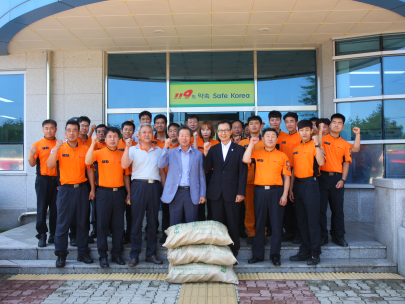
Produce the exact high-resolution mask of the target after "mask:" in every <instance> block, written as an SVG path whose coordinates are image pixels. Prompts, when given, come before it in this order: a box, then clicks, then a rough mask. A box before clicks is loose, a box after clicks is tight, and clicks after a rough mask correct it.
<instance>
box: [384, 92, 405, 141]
mask: <svg viewBox="0 0 405 304" xmlns="http://www.w3.org/2000/svg"><path fill="white" fill-rule="evenodd" d="M384 124H385V125H384V129H385V139H404V138H405V100H403V99H401V100H384Z"/></svg>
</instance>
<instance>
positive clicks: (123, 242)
mask: <svg viewBox="0 0 405 304" xmlns="http://www.w3.org/2000/svg"><path fill="white" fill-rule="evenodd" d="M122 244H123V245H126V244H128V241H127V238H126V237H125V235H124V236H123V237H122Z"/></svg>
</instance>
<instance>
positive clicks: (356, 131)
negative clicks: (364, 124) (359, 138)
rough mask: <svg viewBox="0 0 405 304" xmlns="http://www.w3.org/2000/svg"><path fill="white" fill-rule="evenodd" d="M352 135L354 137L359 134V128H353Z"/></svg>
mask: <svg viewBox="0 0 405 304" xmlns="http://www.w3.org/2000/svg"><path fill="white" fill-rule="evenodd" d="M353 133H354V134H356V135H357V134H360V128H359V127H354V128H353Z"/></svg>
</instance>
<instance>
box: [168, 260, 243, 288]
mask: <svg viewBox="0 0 405 304" xmlns="http://www.w3.org/2000/svg"><path fill="white" fill-rule="evenodd" d="M166 281H167V282H170V283H189V282H223V283H231V284H239V281H238V276H237V275H236V273H235V271H233V266H220V265H209V264H204V263H191V264H187V265H177V266H175V265H172V264H169V275H168V276H167V277H166Z"/></svg>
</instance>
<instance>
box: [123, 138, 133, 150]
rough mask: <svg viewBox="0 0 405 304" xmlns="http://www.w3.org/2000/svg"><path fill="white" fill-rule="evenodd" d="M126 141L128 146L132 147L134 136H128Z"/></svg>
mask: <svg viewBox="0 0 405 304" xmlns="http://www.w3.org/2000/svg"><path fill="white" fill-rule="evenodd" d="M125 143H126V144H127V147H128V148H129V147H132V138H128V139H127V140H125Z"/></svg>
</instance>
